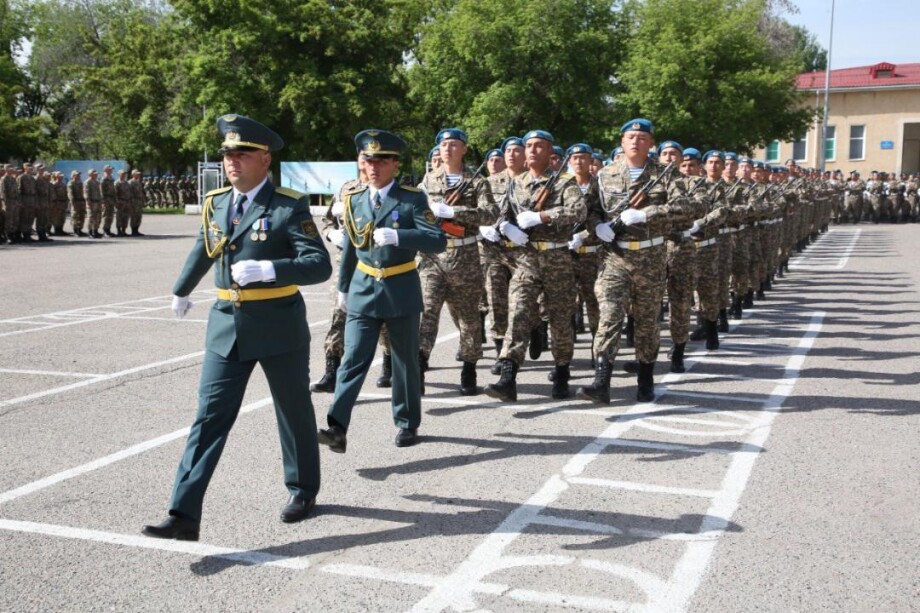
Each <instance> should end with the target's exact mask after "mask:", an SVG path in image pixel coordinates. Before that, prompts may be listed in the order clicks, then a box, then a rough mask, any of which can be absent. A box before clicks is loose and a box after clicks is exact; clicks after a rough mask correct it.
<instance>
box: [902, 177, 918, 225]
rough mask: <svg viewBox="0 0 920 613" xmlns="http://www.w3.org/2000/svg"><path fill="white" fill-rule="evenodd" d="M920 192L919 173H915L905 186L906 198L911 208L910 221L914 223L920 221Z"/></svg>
mask: <svg viewBox="0 0 920 613" xmlns="http://www.w3.org/2000/svg"><path fill="white" fill-rule="evenodd" d="M918 191H920V178H918V176H917V173H914V174H912V175H910V177H908V179H907V182H906V183H905V186H904V197H905V198H906V199H907V202H908V205H909V206H910V220H911V221H912V222H914V223H917V221H918V220H920V194H918Z"/></svg>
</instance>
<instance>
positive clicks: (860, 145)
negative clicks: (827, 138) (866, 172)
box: [850, 126, 866, 160]
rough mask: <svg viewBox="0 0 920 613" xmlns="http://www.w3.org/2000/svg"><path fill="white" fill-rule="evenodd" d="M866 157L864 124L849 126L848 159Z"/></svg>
mask: <svg viewBox="0 0 920 613" xmlns="http://www.w3.org/2000/svg"><path fill="white" fill-rule="evenodd" d="M865 157H866V126H850V159H851V160H862V159H865Z"/></svg>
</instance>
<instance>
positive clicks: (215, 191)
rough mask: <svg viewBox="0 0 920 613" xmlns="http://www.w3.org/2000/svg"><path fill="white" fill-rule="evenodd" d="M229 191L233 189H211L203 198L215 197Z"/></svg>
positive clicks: (230, 187)
mask: <svg viewBox="0 0 920 613" xmlns="http://www.w3.org/2000/svg"><path fill="white" fill-rule="evenodd" d="M231 189H233V187H232V186H228V187H221V188H219V189H212V190H211V191H209V192H208V193H207V194H205V196H216V195H217V194H223V193H224V192H229V191H230V190H231Z"/></svg>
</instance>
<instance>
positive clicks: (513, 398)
mask: <svg viewBox="0 0 920 613" xmlns="http://www.w3.org/2000/svg"><path fill="white" fill-rule="evenodd" d="M485 395H486V396H488V397H489V398H495V399H496V400H501V401H503V402H517V396H506V395H504V394H502V393H501V392H497V391H495V390H494V389H492V388H491V387H487V388H486V389H485Z"/></svg>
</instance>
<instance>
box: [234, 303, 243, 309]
mask: <svg viewBox="0 0 920 613" xmlns="http://www.w3.org/2000/svg"><path fill="white" fill-rule="evenodd" d="M233 306H235V307H236V308H240V307H241V306H243V303H242V302H234V303H233Z"/></svg>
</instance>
